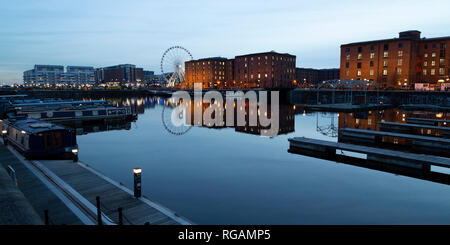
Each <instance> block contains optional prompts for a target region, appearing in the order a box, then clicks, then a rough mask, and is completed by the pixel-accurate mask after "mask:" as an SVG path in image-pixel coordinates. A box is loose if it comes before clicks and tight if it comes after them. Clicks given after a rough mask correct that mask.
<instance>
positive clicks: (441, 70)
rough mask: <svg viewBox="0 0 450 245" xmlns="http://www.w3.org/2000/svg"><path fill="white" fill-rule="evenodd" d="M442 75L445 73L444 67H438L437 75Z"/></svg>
mask: <svg viewBox="0 0 450 245" xmlns="http://www.w3.org/2000/svg"><path fill="white" fill-rule="evenodd" d="M443 75H445V69H444V68H439V76H443Z"/></svg>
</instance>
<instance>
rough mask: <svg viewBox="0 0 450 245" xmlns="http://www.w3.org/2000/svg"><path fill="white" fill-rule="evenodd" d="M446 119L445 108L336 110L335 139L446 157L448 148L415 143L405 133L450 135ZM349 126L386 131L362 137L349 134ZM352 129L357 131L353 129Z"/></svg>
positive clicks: (448, 116)
mask: <svg viewBox="0 0 450 245" xmlns="http://www.w3.org/2000/svg"><path fill="white" fill-rule="evenodd" d="M449 119H450V113H446V112H426V111H405V110H401V109H390V110H382V111H367V112H353V113H339V138H338V141H339V142H344V143H354V144H359V145H369V146H373V147H380V148H386V149H394V150H402V151H409V152H416V153H427V154H433V155H439V156H445V157H449V156H450V153H449V152H448V151H445V150H442V149H441V148H435V147H431V146H430V147H427V146H424V145H421V146H420V147H418V146H417V145H416V144H415V140H416V139H415V138H414V137H409V136H406V135H417V136H425V137H436V138H444V139H446V138H449V137H448V136H449V132H450V127H449V125H450V124H448V123H447V121H449ZM420 121H424V122H427V123H428V122H429V123H430V124H432V125H426V124H422V123H421V122H420ZM417 123H420V124H417ZM348 128H350V129H359V130H375V131H379V132H386V133H385V135H374V136H370V137H369V136H367V138H366V139H363V138H362V136H361V137H356V136H351V135H349V133H348V132H347V131H348V130H347V129H348ZM355 132H356V133H357V132H358V131H354V132H352V133H355ZM391 133H392V134H391ZM425 139H426V138H425ZM416 141H417V140H416ZM444 141H445V140H444ZM444 143H445V142H444Z"/></svg>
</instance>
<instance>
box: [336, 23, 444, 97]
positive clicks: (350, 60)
mask: <svg viewBox="0 0 450 245" xmlns="http://www.w3.org/2000/svg"><path fill="white" fill-rule="evenodd" d="M420 34H421V33H420V31H405V32H400V34H399V37H398V38H392V39H383V40H374V41H366V42H357V43H349V44H344V45H341V62H340V63H341V64H340V65H341V67H340V78H341V79H345V80H350V79H355V80H370V81H375V82H377V84H378V86H379V87H380V88H386V89H411V88H413V87H414V84H415V83H430V84H435V85H436V86H437V85H439V83H448V82H449V75H450V50H449V49H448V48H447V47H448V46H449V45H450V37H436V38H421V37H420Z"/></svg>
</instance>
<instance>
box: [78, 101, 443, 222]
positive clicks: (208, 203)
mask: <svg viewBox="0 0 450 245" xmlns="http://www.w3.org/2000/svg"><path fill="white" fill-rule="evenodd" d="M106 99H108V98H106ZM110 101H114V103H116V104H117V105H129V106H131V107H132V108H133V112H136V113H138V114H139V117H138V120H137V122H136V123H131V129H130V130H129V131H128V130H119V131H113V132H109V131H105V133H96V134H87V135H82V136H80V137H79V138H78V143H79V145H80V149H81V150H80V160H81V161H84V162H86V163H89V164H90V165H92V166H93V167H94V168H97V169H99V170H100V171H102V172H104V173H105V174H106V175H108V176H111V177H112V178H114V179H116V180H117V181H119V182H122V183H124V185H126V186H129V187H131V186H132V185H133V178H132V174H131V169H132V168H134V167H136V166H139V167H142V169H143V171H144V175H143V193H144V194H145V195H147V196H149V197H150V198H152V199H154V200H156V201H158V202H160V203H162V204H164V205H165V206H168V207H169V208H171V209H173V210H176V211H177V212H178V213H180V214H181V215H183V216H186V217H187V218H189V219H191V220H193V221H194V222H196V223H198V224H377V223H384V224H386V223H389V224H393V223H403V224H417V223H448V220H450V214H449V213H448V212H446V210H447V209H448V208H447V206H446V205H443V203H444V204H445V203H448V202H449V201H450V195H449V194H450V193H449V192H450V190H449V189H448V186H444V185H438V184H435V183H432V182H437V183H443V184H449V183H450V182H449V179H448V175H445V174H443V173H435V172H428V173H422V172H420V171H417V170H412V169H402V168H401V167H393V166H386V165H375V164H373V163H370V162H365V161H363V160H360V159H352V158H351V156H338V157H337V158H333V159H320V157H317V156H315V157H307V156H301V155H293V154H288V153H287V152H286V149H287V147H288V138H290V137H293V136H299V137H300V136H305V137H311V138H316V139H324V140H328V141H337V140H339V139H338V138H339V137H336V136H338V132H339V130H340V129H341V128H343V127H344V125H346V126H348V127H350V126H349V125H356V124H359V126H358V127H359V128H360V129H361V128H365V127H366V125H367V128H368V127H369V126H370V128H372V129H378V128H377V127H376V122H377V121H379V120H386V121H388V120H389V117H392V121H394V119H393V118H394V116H396V118H397V112H395V111H394V112H388V111H382V112H381V114H380V112H375V111H374V112H370V113H369V112H367V113H366V114H364V113H357V114H356V116H355V114H352V115H350V114H349V113H347V114H346V115H345V114H341V113H323V112H319V113H315V112H313V113H309V112H306V111H303V110H302V109H301V108H295V107H294V106H291V105H289V104H285V105H283V109H281V110H280V111H281V112H280V116H279V117H280V129H282V128H283V130H284V132H286V134H283V132H280V134H279V135H278V136H277V137H273V138H267V137H257V136H258V135H259V134H258V133H257V132H258V126H256V127H255V128H253V132H252V130H251V128H250V127H247V130H245V127H244V128H238V127H208V126H207V125H204V123H203V122H202V123H201V125H199V126H194V127H193V128H192V130H191V131H189V133H187V134H186V135H183V136H174V135H171V134H170V133H168V132H166V131H165V130H164V127H163V124H162V120H161V119H162V117H161V115H162V110H163V108H171V107H170V105H169V101H168V98H164V97H140V98H137V97H136V98H116V99H114V98H110ZM205 106H208V105H202V107H205ZM245 110H246V111H248V109H247V108H246V109H245ZM233 111H234V110H233ZM248 113H250V111H248ZM256 113H257V111H256ZM405 113H407V115H406V116H405V118H407V117H408V115H409V114H408V113H410V112H405ZM384 114H385V115H384ZM435 114H436V113H435ZM411 115H412V116H415V117H419V116H420V115H416V114H411ZM427 115H428V114H427ZM345 117H347V119H345ZM402 117H403V116H402V111H399V119H395V120H402ZM445 117H447V115H445V114H443V115H442V118H445ZM369 118H372V119H371V122H370V124H371V125H368V124H369V122H368V121H369ZM225 119H226V118H225ZM356 119H359V121H358V123H357V122H356ZM344 122H345V123H344ZM283 124H285V125H286V126H281V125H283ZM259 130H261V129H259ZM336 162H342V163H346V164H336ZM354 166H360V167H354ZM372 170H377V171H372ZM386 173H389V174H386ZM391 173H393V174H395V175H393V174H391ZM396 175H402V176H409V177H413V178H403V177H401V176H400V177H399V176H396ZM418 179H420V180H429V181H432V182H429V181H418ZM430 196H432V198H430ZM405 206H407V207H408V210H407V212H406V211H405ZM411 213H414V216H411Z"/></svg>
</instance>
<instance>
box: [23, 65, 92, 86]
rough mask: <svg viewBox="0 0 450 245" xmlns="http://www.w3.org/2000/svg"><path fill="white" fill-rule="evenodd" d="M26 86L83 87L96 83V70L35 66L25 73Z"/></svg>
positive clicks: (83, 67)
mask: <svg viewBox="0 0 450 245" xmlns="http://www.w3.org/2000/svg"><path fill="white" fill-rule="evenodd" d="M23 81H24V84H25V85H30V86H60V85H64V86H83V85H87V84H93V83H94V82H95V77H94V68H93V67H90V66H67V69H66V71H65V70H64V66H60V65H35V66H34V69H31V70H28V71H25V72H24V73H23Z"/></svg>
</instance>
